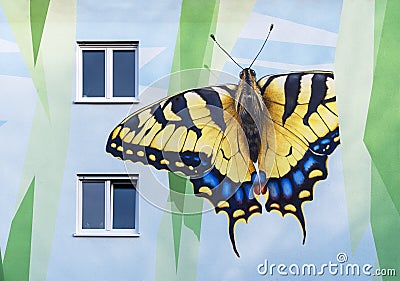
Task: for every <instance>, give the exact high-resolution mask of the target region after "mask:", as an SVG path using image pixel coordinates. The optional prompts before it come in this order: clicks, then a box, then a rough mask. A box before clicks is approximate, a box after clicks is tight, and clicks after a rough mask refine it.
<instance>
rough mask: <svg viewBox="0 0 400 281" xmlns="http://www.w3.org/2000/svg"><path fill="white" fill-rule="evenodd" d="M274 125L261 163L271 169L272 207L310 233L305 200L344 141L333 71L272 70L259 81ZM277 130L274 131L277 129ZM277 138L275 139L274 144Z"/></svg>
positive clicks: (266, 136)
mask: <svg viewBox="0 0 400 281" xmlns="http://www.w3.org/2000/svg"><path fill="white" fill-rule="evenodd" d="M258 84H259V86H260V89H261V93H262V95H263V98H264V101H265V104H266V107H267V108H268V112H269V115H270V116H269V118H270V119H269V120H271V121H272V123H273V124H272V126H271V125H270V126H269V130H268V127H267V131H266V132H265V133H264V138H263V140H264V141H263V142H262V145H261V146H262V148H261V151H262V152H263V153H260V155H259V162H260V164H259V167H261V168H260V169H261V170H263V171H265V172H266V174H267V175H268V182H267V183H266V184H265V185H264V190H262V193H263V194H268V199H267V203H266V206H265V207H266V209H267V211H271V210H275V211H278V212H280V213H281V214H282V215H283V216H285V215H286V214H292V215H294V216H295V217H296V219H297V220H298V221H299V223H300V225H301V227H302V231H303V242H304V239H305V235H306V230H305V218H304V214H303V206H302V205H303V203H304V202H306V201H311V200H312V199H313V193H314V192H313V191H314V186H315V184H316V183H317V182H318V181H320V180H323V179H326V177H327V175H328V171H327V159H328V155H329V154H331V153H332V152H333V151H334V150H335V149H336V147H337V146H338V144H339V142H340V138H339V125H338V116H337V108H336V93H335V88H334V76H333V73H332V72H329V71H306V72H292V73H286V74H278V75H270V76H265V77H263V78H261V79H260V80H259V81H258ZM272 132H273V133H272ZM271 144H272V145H271Z"/></svg>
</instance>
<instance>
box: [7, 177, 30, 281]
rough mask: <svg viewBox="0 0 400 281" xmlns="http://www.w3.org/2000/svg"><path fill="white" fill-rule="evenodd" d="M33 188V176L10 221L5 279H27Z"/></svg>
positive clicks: (25, 280)
mask: <svg viewBox="0 0 400 281" xmlns="http://www.w3.org/2000/svg"><path fill="white" fill-rule="evenodd" d="M34 189H35V178H33V179H32V181H31V184H30V185H29V188H28V190H27V192H26V194H25V196H24V199H23V200H22V202H21V205H20V206H19V208H18V210H17V212H16V214H15V216H14V219H13V221H12V223H11V228H10V234H9V236H8V242H7V248H6V253H5V255H4V277H5V278H4V279H5V280H10V281H11V280H18V281H29V269H30V261H31V239H32V224H33V203H34Z"/></svg>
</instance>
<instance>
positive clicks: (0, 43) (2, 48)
mask: <svg viewBox="0 0 400 281" xmlns="http://www.w3.org/2000/svg"><path fill="white" fill-rule="evenodd" d="M0 53H19V48H18V45H17V44H16V43H14V42H11V41H8V40H4V39H0Z"/></svg>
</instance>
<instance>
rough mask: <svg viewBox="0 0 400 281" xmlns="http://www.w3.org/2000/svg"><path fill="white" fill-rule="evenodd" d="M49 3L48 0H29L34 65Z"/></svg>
mask: <svg viewBox="0 0 400 281" xmlns="http://www.w3.org/2000/svg"><path fill="white" fill-rule="evenodd" d="M49 4H50V0H30V5H29V8H30V9H29V10H30V23H31V34H32V47H33V48H32V49H33V61H34V64H35V65H36V61H37V56H38V54H39V49H40V42H41V41H42V34H43V29H44V24H45V22H46V16H47V10H48V8H49Z"/></svg>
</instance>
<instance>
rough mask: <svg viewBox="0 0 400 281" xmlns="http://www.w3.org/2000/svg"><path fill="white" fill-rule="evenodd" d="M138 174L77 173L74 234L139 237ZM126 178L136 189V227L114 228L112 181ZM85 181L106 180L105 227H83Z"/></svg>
mask: <svg viewBox="0 0 400 281" xmlns="http://www.w3.org/2000/svg"><path fill="white" fill-rule="evenodd" d="M138 179H139V176H138V175H137V174H134V175H97V174H96V175H87V174H85V175H82V174H78V175H77V184H76V186H77V188H76V232H75V233H74V236H76V237H80V236H100V237H139V236H140V232H139V192H138ZM115 180H126V181H131V182H133V183H135V184H134V186H135V189H136V196H135V228H134V229H113V228H112V226H113V221H112V219H113V192H112V188H113V187H112V184H111V182H112V181H115ZM83 181H104V183H105V202H104V204H105V214H104V219H105V228H104V229H84V228H82V211H83V210H82V187H83V185H82V182H83Z"/></svg>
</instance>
